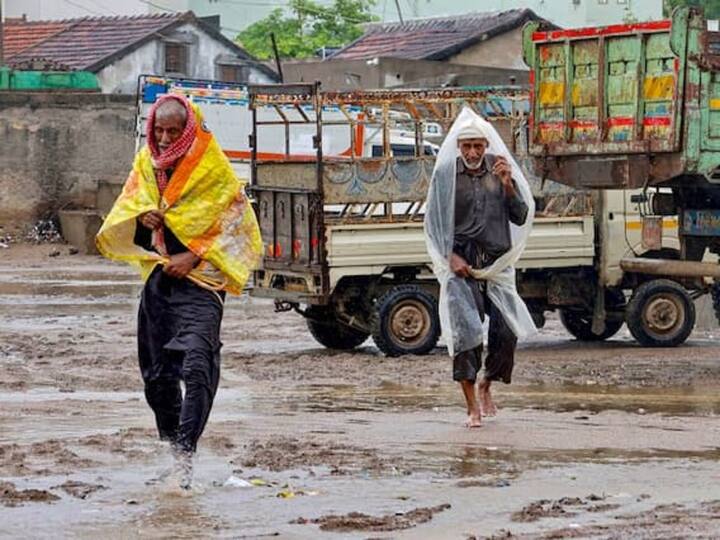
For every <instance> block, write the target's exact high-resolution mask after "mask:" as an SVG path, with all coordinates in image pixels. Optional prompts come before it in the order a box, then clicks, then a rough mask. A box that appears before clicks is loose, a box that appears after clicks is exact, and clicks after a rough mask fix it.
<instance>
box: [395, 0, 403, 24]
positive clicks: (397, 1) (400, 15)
mask: <svg viewBox="0 0 720 540" xmlns="http://www.w3.org/2000/svg"><path fill="white" fill-rule="evenodd" d="M395 7H396V8H397V12H398V18H399V19H400V24H405V21H403V16H402V9H400V0H395Z"/></svg>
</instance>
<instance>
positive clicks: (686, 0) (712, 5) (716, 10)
mask: <svg viewBox="0 0 720 540" xmlns="http://www.w3.org/2000/svg"><path fill="white" fill-rule="evenodd" d="M678 6H694V7H701V8H703V10H704V11H705V17H706V18H707V19H720V0H664V2H663V9H664V11H665V16H666V17H669V16H670V15H671V14H672V11H673V9H675V8H676V7H678Z"/></svg>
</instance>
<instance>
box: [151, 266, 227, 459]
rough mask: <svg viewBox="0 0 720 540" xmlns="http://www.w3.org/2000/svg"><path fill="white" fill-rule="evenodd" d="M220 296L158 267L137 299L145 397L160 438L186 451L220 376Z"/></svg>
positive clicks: (202, 422) (204, 417) (199, 432)
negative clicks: (181, 382)
mask: <svg viewBox="0 0 720 540" xmlns="http://www.w3.org/2000/svg"><path fill="white" fill-rule="evenodd" d="M223 300H224V293H221V294H220V295H218V294H216V293H214V292H212V291H208V290H206V289H203V288H202V287H198V286H197V285H195V284H194V283H192V282H191V281H189V280H187V279H175V278H173V277H170V276H168V275H166V274H164V273H163V272H162V267H160V266H158V267H157V268H155V270H154V271H153V273H152V275H151V276H150V278H149V279H148V281H147V283H146V284H145V287H144V289H143V292H142V297H141V300H140V310H139V313H138V357H139V361H140V372H141V373H142V378H143V381H144V383H145V398H146V399H147V402H148V404H149V405H150V408H151V409H152V410H153V412H154V413H155V421H156V423H157V429H158V432H159V434H160V438H161V439H163V440H168V441H171V442H173V443H175V444H176V445H177V446H179V447H180V448H181V449H183V450H186V451H190V452H194V451H195V450H196V448H197V442H198V439H199V438H200V435H202V432H203V430H204V429H205V424H206V423H207V419H208V416H209V415H210V409H211V408H212V403H213V399H214V398H215V393H216V392H217V387H218V382H219V380H220V348H221V346H222V344H221V342H220V323H221V321H222V314H223ZM180 381H184V382H185V395H184V396H183V395H182V391H181V387H180Z"/></svg>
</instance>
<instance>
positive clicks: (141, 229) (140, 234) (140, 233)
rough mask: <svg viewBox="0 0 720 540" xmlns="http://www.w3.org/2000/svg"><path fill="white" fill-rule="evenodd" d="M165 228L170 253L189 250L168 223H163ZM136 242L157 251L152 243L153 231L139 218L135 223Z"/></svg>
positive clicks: (164, 233)
mask: <svg viewBox="0 0 720 540" xmlns="http://www.w3.org/2000/svg"><path fill="white" fill-rule="evenodd" d="M163 229H164V231H163V238H164V240H165V248H166V249H167V252H168V255H177V254H178V253H185V252H186V251H188V248H186V247H185V245H184V244H183V243H182V242H181V241H180V240H178V239H177V236H175V235H174V234H173V232H172V231H171V230H170V229H168V227H167V226H166V225H163ZM135 244H136V245H138V246H140V247H141V248H143V249H147V250H148V251H157V250H156V249H155V248H154V247H153V245H152V231H151V230H150V229H148V228H147V227H145V226H144V225H143V224H142V223H140V221H139V220H138V221H137V222H136V223H135Z"/></svg>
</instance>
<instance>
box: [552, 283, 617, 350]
mask: <svg viewBox="0 0 720 540" xmlns="http://www.w3.org/2000/svg"><path fill="white" fill-rule="evenodd" d="M624 303H625V296H624V295H623V293H622V291H616V290H608V291H607V292H606V293H605V305H606V306H607V307H609V308H615V309H617V308H618V307H620V306H622V305H623V304H624ZM560 322H561V323H562V325H563V326H564V327H565V330H567V331H568V332H570V334H571V335H572V336H573V337H574V338H575V339H577V340H578V341H605V340H606V339H609V338H611V337H613V336H614V335H615V334H617V333H618V332H619V331H620V329H621V328H622V325H623V321H622V320H617V321H616V320H606V321H605V331H604V332H603V333H602V334H595V333H594V332H593V331H592V323H593V314H592V312H591V311H588V310H586V309H569V308H564V309H561V310H560Z"/></svg>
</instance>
